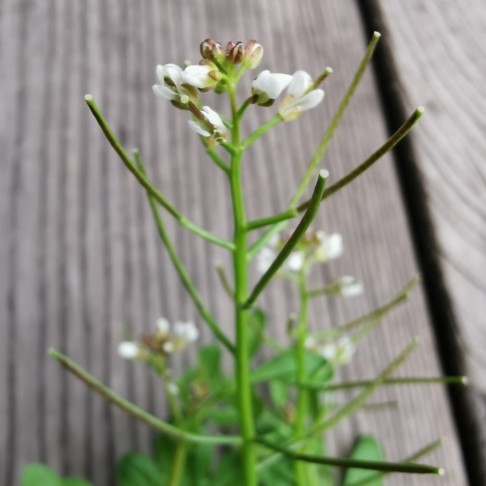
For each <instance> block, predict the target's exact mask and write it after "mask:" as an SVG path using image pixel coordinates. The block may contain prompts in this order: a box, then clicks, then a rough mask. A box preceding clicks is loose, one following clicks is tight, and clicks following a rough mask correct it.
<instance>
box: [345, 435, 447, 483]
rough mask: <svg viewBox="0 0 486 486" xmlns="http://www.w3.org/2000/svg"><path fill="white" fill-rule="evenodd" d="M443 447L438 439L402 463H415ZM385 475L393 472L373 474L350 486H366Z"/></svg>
mask: <svg viewBox="0 0 486 486" xmlns="http://www.w3.org/2000/svg"><path fill="white" fill-rule="evenodd" d="M441 445H442V440H441V439H438V440H435V441H434V442H431V443H430V444H427V445H426V446H425V447H422V449H420V450H418V451H417V452H415V453H413V454H412V455H411V456H408V457H406V458H405V459H404V460H403V461H402V463H403V464H407V463H410V462H414V461H417V460H419V459H420V458H422V457H423V456H425V455H427V454H429V453H430V452H432V451H433V450H435V449H437V448H438V447H440V446H441ZM385 474H391V471H387V472H382V473H376V474H372V475H371V476H368V477H367V478H365V479H363V480H361V481H358V482H357V483H353V484H351V485H350V486H365V485H366V484H369V483H371V482H372V481H376V480H377V479H379V478H381V477H382V476H384V475H385Z"/></svg>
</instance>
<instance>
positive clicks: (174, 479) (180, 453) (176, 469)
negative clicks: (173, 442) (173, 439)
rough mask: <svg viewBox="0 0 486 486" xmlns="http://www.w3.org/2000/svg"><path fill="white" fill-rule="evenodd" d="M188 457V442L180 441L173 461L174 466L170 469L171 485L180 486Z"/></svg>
mask: <svg viewBox="0 0 486 486" xmlns="http://www.w3.org/2000/svg"><path fill="white" fill-rule="evenodd" d="M186 458H187V444H186V443H185V442H182V441H179V442H178V443H177V446H176V450H175V453H174V459H173V461H172V468H171V471H170V479H169V486H179V484H180V483H181V480H182V476H183V474H184V468H185V464H186Z"/></svg>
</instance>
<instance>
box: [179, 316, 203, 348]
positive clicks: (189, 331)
mask: <svg viewBox="0 0 486 486" xmlns="http://www.w3.org/2000/svg"><path fill="white" fill-rule="evenodd" d="M174 335H175V336H177V337H178V338H180V339H182V340H183V341H185V342H187V343H190V342H193V341H195V340H196V339H197V338H198V337H199V330H198V328H197V327H196V326H195V325H194V323H193V322H190V321H188V322H176V323H175V324H174Z"/></svg>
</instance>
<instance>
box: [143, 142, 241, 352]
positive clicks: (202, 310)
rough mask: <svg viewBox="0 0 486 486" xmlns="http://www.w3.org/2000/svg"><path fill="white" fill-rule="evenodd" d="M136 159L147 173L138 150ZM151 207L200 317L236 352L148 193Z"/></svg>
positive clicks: (163, 240)
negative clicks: (210, 309)
mask: <svg viewBox="0 0 486 486" xmlns="http://www.w3.org/2000/svg"><path fill="white" fill-rule="evenodd" d="M133 153H134V158H135V160H136V162H137V164H138V167H139V170H140V171H141V172H142V173H145V169H144V167H143V164H142V159H141V158H140V154H139V152H138V150H134V152H133ZM147 195H148V199H149V203H150V207H151V208H152V213H153V216H154V220H155V224H156V225H157V230H158V233H159V236H160V239H161V240H162V242H163V243H164V246H165V247H166V249H167V253H168V254H169V258H170V259H171V261H172V264H173V265H174V268H175V270H176V272H177V274H178V275H179V278H180V279H181V282H182V285H183V286H184V288H185V289H186V291H187V293H188V294H189V295H190V296H191V298H192V300H193V302H194V304H195V306H196V308H197V310H198V311H199V314H200V316H201V317H202V318H203V319H204V322H206V324H207V325H208V327H209V328H210V329H211V331H212V332H213V334H214V336H215V337H216V339H218V340H219V341H220V342H221V343H222V344H223V345H224V346H225V348H226V349H227V350H228V351H230V352H231V353H234V352H235V348H234V346H233V344H232V343H231V342H230V340H229V339H228V338H227V337H226V335H225V334H224V333H223V331H222V330H221V328H220V327H219V325H218V323H217V322H216V319H215V318H214V317H213V315H212V314H211V312H209V310H208V309H207V308H206V306H205V305H204V303H203V301H202V298H201V296H200V295H199V293H198V291H197V290H196V288H195V287H194V284H193V283H192V280H191V277H189V274H188V273H187V271H186V268H185V267H184V264H183V263H182V261H181V260H180V258H179V256H178V254H177V251H176V249H175V247H174V245H173V243H172V241H171V239H170V236H169V234H168V232H167V230H166V228H165V225H164V223H163V221H162V218H161V216H160V212H159V208H158V207H157V204H156V201H155V199H154V198H153V196H152V195H151V194H150V193H149V192H148V191H147Z"/></svg>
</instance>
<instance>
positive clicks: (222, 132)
mask: <svg viewBox="0 0 486 486" xmlns="http://www.w3.org/2000/svg"><path fill="white" fill-rule="evenodd" d="M201 115H202V116H203V117H204V118H205V119H206V120H207V121H208V124H209V125H211V126H212V127H213V129H212V131H210V127H209V126H208V125H206V124H205V123H204V122H202V121H200V120H198V121H197V122H196V121H194V120H189V126H190V127H191V128H192V129H193V130H194V131H195V132H196V133H197V134H199V135H202V136H203V137H211V136H214V137H215V138H219V139H223V140H224V139H226V138H227V137H228V129H227V128H226V126H225V125H224V123H223V120H221V117H220V116H219V115H218V113H216V112H215V111H214V110H213V109H211V108H210V107H209V106H205V107H204V108H203V109H202V110H201Z"/></svg>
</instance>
